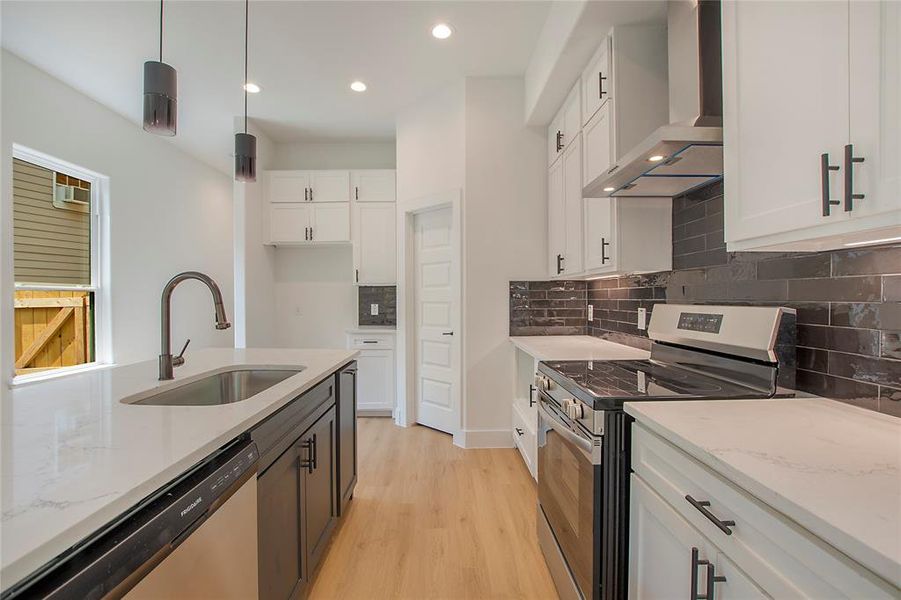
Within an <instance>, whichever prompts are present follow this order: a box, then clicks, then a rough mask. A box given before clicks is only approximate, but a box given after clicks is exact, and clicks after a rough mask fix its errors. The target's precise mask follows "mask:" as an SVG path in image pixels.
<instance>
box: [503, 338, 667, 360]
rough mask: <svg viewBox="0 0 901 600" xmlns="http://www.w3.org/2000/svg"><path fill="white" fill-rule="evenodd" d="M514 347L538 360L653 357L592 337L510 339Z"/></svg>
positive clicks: (638, 358)
mask: <svg viewBox="0 0 901 600" xmlns="http://www.w3.org/2000/svg"><path fill="white" fill-rule="evenodd" d="M510 341H511V342H512V343H513V345H514V346H516V347H517V348H519V349H520V350H522V351H523V352H525V353H526V354H528V355H530V356H532V357H534V358H536V359H538V360H641V359H645V358H648V357H649V356H650V355H651V354H650V352H648V351H646V350H640V349H638V348H633V347H631V346H626V345H623V344H617V343H614V342H608V341H607V340H602V339H600V338H596V337H592V336H590V335H522V336H510Z"/></svg>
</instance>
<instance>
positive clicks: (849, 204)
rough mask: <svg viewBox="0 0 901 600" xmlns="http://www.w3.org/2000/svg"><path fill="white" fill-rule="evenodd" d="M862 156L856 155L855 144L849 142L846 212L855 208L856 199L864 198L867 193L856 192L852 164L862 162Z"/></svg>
mask: <svg viewBox="0 0 901 600" xmlns="http://www.w3.org/2000/svg"><path fill="white" fill-rule="evenodd" d="M863 161H864V159H863V157H862V156H854V146H853V145H852V144H848V145H847V146H845V212H850V211H852V210H854V201H855V200H863V199H864V197H865V196H866V195H865V194H855V193H854V169H852V168H851V166H852V165H853V164H854V163H862V162H863Z"/></svg>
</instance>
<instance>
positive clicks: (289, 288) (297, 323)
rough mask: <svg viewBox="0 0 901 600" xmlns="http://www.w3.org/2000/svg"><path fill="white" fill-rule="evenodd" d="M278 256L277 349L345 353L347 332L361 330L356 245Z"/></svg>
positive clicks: (296, 250) (284, 249)
mask: <svg viewBox="0 0 901 600" xmlns="http://www.w3.org/2000/svg"><path fill="white" fill-rule="evenodd" d="M275 254H276V260H275V319H276V322H277V323H278V327H277V329H276V334H275V344H276V345H277V346H279V347H298V348H344V346H345V343H346V342H345V331H346V330H347V329H349V328H352V327H355V326H356V316H355V311H356V287H354V285H353V281H351V273H352V271H353V257H352V252H351V246H350V245H349V244H347V245H342V246H322V247H312V248H288V247H281V248H279V249H278V250H276V253H275Z"/></svg>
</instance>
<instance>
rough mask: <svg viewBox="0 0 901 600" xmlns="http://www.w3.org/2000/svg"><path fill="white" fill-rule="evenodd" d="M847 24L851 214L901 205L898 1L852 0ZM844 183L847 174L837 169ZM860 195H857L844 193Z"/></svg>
mask: <svg viewBox="0 0 901 600" xmlns="http://www.w3.org/2000/svg"><path fill="white" fill-rule="evenodd" d="M848 15H849V17H850V29H851V35H850V39H851V42H850V43H851V50H850V56H851V69H850V72H851V88H850V101H851V134H850V136H849V141H850V144H851V148H850V149H849V150H850V152H851V157H852V158H862V159H863V162H854V163H851V164H850V165H849V164H848V162H847V159H846V158H845V157H843V160H842V169H843V171H844V170H847V169H848V168H849V166H850V169H851V172H850V175H851V179H850V183H851V186H850V188H849V189H842V202H843V205H844V206H843V208H845V209H847V208H850V209H851V218H854V217H856V216H866V215H875V214H880V213H884V212H887V211H897V210H901V2H896V1H892V0H885V1H882V2H878V1H874V0H860V1H854V2H851V4H850V10H849V13H848ZM843 175H844V179H845V182H848V181H849V180H848V173H847V172H845V173H843ZM849 194H862V195H863V197H862V198H854V197H849Z"/></svg>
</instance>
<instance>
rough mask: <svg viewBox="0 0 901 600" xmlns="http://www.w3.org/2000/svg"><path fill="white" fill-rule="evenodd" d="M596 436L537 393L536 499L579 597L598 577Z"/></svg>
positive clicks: (592, 591)
mask: <svg viewBox="0 0 901 600" xmlns="http://www.w3.org/2000/svg"><path fill="white" fill-rule="evenodd" d="M600 457H601V438H596V437H594V436H590V435H589V434H588V433H586V432H585V431H583V430H582V429H580V428H579V426H578V425H576V424H574V423H573V422H572V421H571V420H570V419H569V418H567V417H566V416H565V415H563V414H562V412H561V411H560V409H559V408H558V407H557V405H556V404H555V403H554V402H553V400H551V399H550V398H549V397H548V396H546V395H545V394H544V393H542V394H541V395H540V397H539V401H538V501H539V503H540V504H541V508H542V510H543V511H544V514H545V516H546V517H547V520H548V523H549V524H550V527H551V530H552V531H553V532H554V537H555V538H556V540H557V545H558V546H559V547H560V552H561V553H562V554H563V556H564V558H565V559H566V564H567V566H568V567H569V570H570V572H571V573H572V576H573V579H574V580H575V582H576V585H578V587H579V591H580V592H581V594H582V597H583V598H594V597H596V596H597V594H596V590H597V588H598V584H597V582H598V581H599V570H600V560H599V556H598V552H599V551H600V547H599V540H600V529H599V528H600V514H601V502H600V492H601V458H600Z"/></svg>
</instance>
